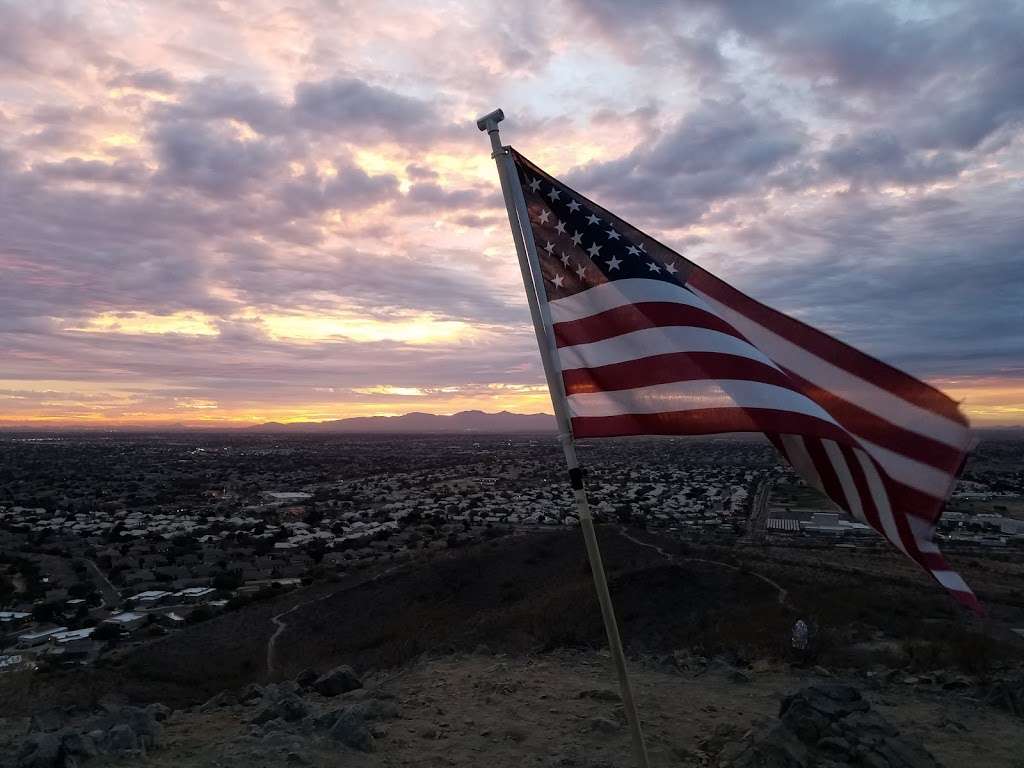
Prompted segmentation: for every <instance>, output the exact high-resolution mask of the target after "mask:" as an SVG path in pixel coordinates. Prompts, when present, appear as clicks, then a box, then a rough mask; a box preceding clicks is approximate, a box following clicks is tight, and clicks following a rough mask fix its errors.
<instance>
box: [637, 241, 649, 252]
mask: <svg viewBox="0 0 1024 768" xmlns="http://www.w3.org/2000/svg"><path fill="white" fill-rule="evenodd" d="M637 245H638V246H640V250H641V251H643V252H644V253H647V249H646V248H645V247H644V244H643V243H637Z"/></svg>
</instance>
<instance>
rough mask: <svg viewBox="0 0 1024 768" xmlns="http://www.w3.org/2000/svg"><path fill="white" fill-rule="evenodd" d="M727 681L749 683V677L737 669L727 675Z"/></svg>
mask: <svg viewBox="0 0 1024 768" xmlns="http://www.w3.org/2000/svg"><path fill="white" fill-rule="evenodd" d="M728 679H729V682H730V683H741V684H743V683H749V682H750V675H748V674H747V673H746V672H743V671H741V670H739V669H734V670H733V671H732V672H730V673H729V674H728Z"/></svg>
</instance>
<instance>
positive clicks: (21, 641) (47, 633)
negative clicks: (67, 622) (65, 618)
mask: <svg viewBox="0 0 1024 768" xmlns="http://www.w3.org/2000/svg"><path fill="white" fill-rule="evenodd" d="M67 631H68V628H67V627H50V628H49V629H36V630H33V631H32V632H26V633H25V634H23V635H18V647H19V648H35V647H37V646H40V645H45V644H46V643H48V642H50V639H51V638H52V637H53V636H54V635H57V634H60V633H61V632H67Z"/></svg>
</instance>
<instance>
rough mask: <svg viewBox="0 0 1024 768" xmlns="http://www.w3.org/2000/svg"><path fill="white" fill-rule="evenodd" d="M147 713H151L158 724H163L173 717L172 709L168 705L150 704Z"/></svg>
mask: <svg viewBox="0 0 1024 768" xmlns="http://www.w3.org/2000/svg"><path fill="white" fill-rule="evenodd" d="M146 711H147V712H149V713H150V714H151V715H152V716H153V719H154V720H156V721H157V722H158V723H162V722H163V721H164V720H166V719H167V718H169V717H170V716H171V708H170V707H168V706H167V705H166V704H150V705H149V706H147V707H146Z"/></svg>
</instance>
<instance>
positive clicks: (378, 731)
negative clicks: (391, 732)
mask: <svg viewBox="0 0 1024 768" xmlns="http://www.w3.org/2000/svg"><path fill="white" fill-rule="evenodd" d="M370 735H371V736H373V738H375V739H383V738H384V737H385V736H387V735H388V729H387V727H385V726H383V725H381V724H380V723H374V724H373V725H371V726H370Z"/></svg>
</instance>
